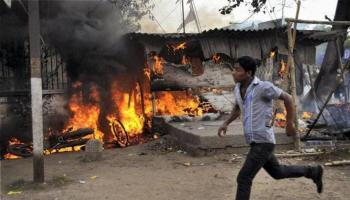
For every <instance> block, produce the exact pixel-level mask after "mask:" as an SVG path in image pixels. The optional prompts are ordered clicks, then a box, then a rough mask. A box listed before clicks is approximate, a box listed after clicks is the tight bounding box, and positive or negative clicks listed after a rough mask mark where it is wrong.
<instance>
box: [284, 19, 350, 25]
mask: <svg viewBox="0 0 350 200" xmlns="http://www.w3.org/2000/svg"><path fill="white" fill-rule="evenodd" d="M285 20H286V22H293V23H294V22H296V23H302V24H326V25H339V26H350V21H331V22H330V21H316V20H303V19H292V18H286V19H285Z"/></svg>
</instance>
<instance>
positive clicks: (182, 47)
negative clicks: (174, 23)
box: [172, 42, 186, 51]
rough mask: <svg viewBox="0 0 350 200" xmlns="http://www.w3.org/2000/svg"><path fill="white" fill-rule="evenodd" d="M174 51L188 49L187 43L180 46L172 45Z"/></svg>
mask: <svg viewBox="0 0 350 200" xmlns="http://www.w3.org/2000/svg"><path fill="white" fill-rule="evenodd" d="M172 48H173V50H174V51H179V50H184V49H185V48H186V42H183V43H180V44H179V45H172Z"/></svg>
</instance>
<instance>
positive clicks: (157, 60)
mask: <svg viewBox="0 0 350 200" xmlns="http://www.w3.org/2000/svg"><path fill="white" fill-rule="evenodd" d="M153 59H154V62H153V71H154V73H156V74H158V75H162V74H163V73H164V67H163V62H162V60H163V59H162V58H161V57H159V56H153Z"/></svg>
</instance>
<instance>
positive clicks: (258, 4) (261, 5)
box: [220, 0, 274, 15]
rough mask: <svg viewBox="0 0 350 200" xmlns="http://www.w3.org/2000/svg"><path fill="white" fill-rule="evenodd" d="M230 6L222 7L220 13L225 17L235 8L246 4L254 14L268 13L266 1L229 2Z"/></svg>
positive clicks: (230, 0) (240, 0)
mask: <svg viewBox="0 0 350 200" xmlns="http://www.w3.org/2000/svg"><path fill="white" fill-rule="evenodd" d="M227 1H228V5H226V6H224V7H222V8H221V9H220V13H221V14H223V15H226V14H230V13H231V12H232V10H233V9H234V8H237V7H239V6H241V4H244V5H245V6H250V7H251V8H252V9H253V10H252V12H254V13H257V12H260V11H263V12H266V11H267V9H266V7H265V4H266V0H227ZM273 9H274V8H271V10H270V12H272V10H273Z"/></svg>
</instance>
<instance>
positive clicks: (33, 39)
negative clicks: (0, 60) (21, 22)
mask: <svg viewBox="0 0 350 200" xmlns="http://www.w3.org/2000/svg"><path fill="white" fill-rule="evenodd" d="M28 11H29V13H28V14H29V45H30V65H31V68H30V73H31V77H30V88H31V104H32V134H33V173H34V174H33V179H34V182H38V183H42V182H44V154H43V143H44V141H43V140H44V137H43V115H42V114H43V113H42V104H43V103H42V83H41V60H40V57H41V56H40V55H41V54H40V19H39V0H31V1H28Z"/></svg>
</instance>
